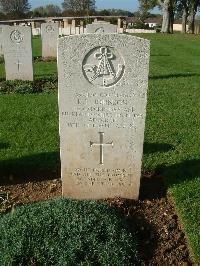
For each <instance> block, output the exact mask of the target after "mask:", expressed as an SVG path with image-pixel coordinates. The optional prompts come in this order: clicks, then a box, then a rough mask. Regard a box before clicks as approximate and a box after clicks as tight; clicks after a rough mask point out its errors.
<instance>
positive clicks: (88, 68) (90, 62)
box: [83, 47, 125, 87]
mask: <svg viewBox="0 0 200 266" xmlns="http://www.w3.org/2000/svg"><path fill="white" fill-rule="evenodd" d="M124 70H125V64H124V60H123V57H122V56H121V55H120V54H119V52H117V51H116V49H114V48H112V47H96V48H95V49H92V50H91V51H90V52H89V53H88V54H87V55H86V57H85V59H84V60H83V73H84V75H85V77H86V79H87V80H88V81H89V82H90V83H92V84H94V85H98V86H100V87H110V86H113V85H114V84H116V83H117V82H118V81H119V80H120V79H121V78H122V76H123V74H124Z"/></svg>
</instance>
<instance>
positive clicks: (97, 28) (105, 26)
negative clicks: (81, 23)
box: [86, 22, 117, 33]
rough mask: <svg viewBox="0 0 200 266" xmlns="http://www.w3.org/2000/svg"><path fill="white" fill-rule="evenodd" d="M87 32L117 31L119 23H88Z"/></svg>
mask: <svg viewBox="0 0 200 266" xmlns="http://www.w3.org/2000/svg"><path fill="white" fill-rule="evenodd" d="M86 33H117V25H113V24H110V23H105V22H95V23H93V24H87V25H86Z"/></svg>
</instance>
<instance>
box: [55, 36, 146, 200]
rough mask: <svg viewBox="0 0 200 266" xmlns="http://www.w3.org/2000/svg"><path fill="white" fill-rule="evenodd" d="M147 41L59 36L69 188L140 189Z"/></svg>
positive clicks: (105, 192) (119, 193) (80, 192)
mask: <svg viewBox="0 0 200 266" xmlns="http://www.w3.org/2000/svg"><path fill="white" fill-rule="evenodd" d="M148 72H149V41H148V40H145V39H140V38H137V37H133V36H128V35H120V34H98V35H96V34H87V35H79V36H69V37H64V38H61V39H59V46H58V79H59V120H60V145H61V146H60V148H61V172H62V184H63V195H64V196H66V197H72V198H77V199H101V198H114V197H122V198H130V199H137V198H138V195H139V187H140V176H141V160H142V153H143V139H144V127H145V115H146V103H147V88H148Z"/></svg>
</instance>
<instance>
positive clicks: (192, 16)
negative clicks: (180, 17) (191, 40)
mask: <svg viewBox="0 0 200 266" xmlns="http://www.w3.org/2000/svg"><path fill="white" fill-rule="evenodd" d="M197 7H198V1H194V3H193V4H192V6H191V8H190V11H189V16H188V33H191V34H194V30H195V16H196V12H197Z"/></svg>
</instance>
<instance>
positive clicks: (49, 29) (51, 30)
mask: <svg viewBox="0 0 200 266" xmlns="http://www.w3.org/2000/svg"><path fill="white" fill-rule="evenodd" d="M45 30H46V33H53V32H54V28H53V27H52V25H47V26H46V28H45Z"/></svg>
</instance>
